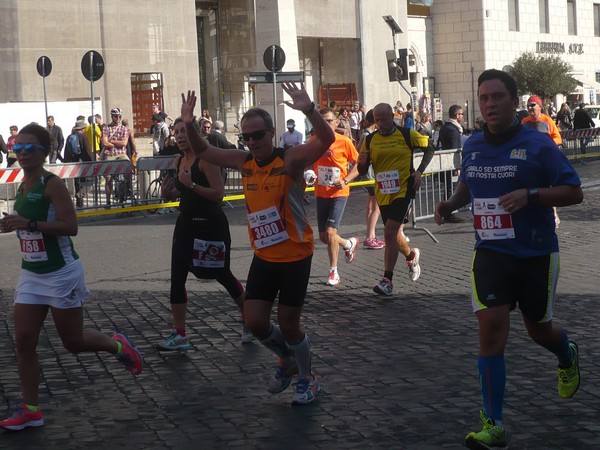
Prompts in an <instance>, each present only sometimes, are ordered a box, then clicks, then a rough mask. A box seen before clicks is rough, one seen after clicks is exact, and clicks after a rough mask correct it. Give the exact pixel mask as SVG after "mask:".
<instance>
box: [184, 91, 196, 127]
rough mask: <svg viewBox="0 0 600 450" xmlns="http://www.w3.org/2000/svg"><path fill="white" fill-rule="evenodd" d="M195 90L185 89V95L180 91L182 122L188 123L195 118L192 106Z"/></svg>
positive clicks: (193, 106) (193, 105)
mask: <svg viewBox="0 0 600 450" xmlns="http://www.w3.org/2000/svg"><path fill="white" fill-rule="evenodd" d="M196 100H198V97H196V91H187V97H186V96H185V94H184V93H181V118H182V119H183V123H186V124H190V123H193V122H194V120H196V116H195V115H194V108H195V107H196Z"/></svg>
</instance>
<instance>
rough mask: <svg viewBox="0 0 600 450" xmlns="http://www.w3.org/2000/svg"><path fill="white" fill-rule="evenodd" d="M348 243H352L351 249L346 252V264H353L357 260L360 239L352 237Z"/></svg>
mask: <svg viewBox="0 0 600 450" xmlns="http://www.w3.org/2000/svg"><path fill="white" fill-rule="evenodd" d="M348 242H350V248H349V249H348V250H346V251H345V254H346V262H347V263H351V262H352V261H354V258H356V249H357V247H358V238H357V237H351V238H350V239H348Z"/></svg>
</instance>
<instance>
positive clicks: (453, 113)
mask: <svg viewBox="0 0 600 450" xmlns="http://www.w3.org/2000/svg"><path fill="white" fill-rule="evenodd" d="M460 110H462V106H460V105H452V106H451V107H450V109H448V115H449V116H450V118H451V119H454V118H455V117H456V115H457V114H458V112H459V111H460Z"/></svg>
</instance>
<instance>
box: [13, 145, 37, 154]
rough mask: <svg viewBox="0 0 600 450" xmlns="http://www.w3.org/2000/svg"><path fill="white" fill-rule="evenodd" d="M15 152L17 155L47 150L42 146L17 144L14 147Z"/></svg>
mask: <svg viewBox="0 0 600 450" xmlns="http://www.w3.org/2000/svg"><path fill="white" fill-rule="evenodd" d="M12 149H13V152H15V153H16V154H17V155H20V154H21V153H35V152H36V150H42V151H44V150H45V147H44V146H43V145H40V144H15V145H13V148H12Z"/></svg>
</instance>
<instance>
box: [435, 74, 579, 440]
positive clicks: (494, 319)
mask: <svg viewBox="0 0 600 450" xmlns="http://www.w3.org/2000/svg"><path fill="white" fill-rule="evenodd" d="M477 83H478V101H479V109H480V110H481V114H482V116H483V118H484V119H485V122H486V124H485V126H484V128H483V133H477V134H475V135H473V136H472V137H471V138H470V139H469V140H468V141H467V142H466V143H465V146H464V148H463V162H462V170H461V175H460V179H459V183H458V186H457V188H456V190H455V191H454V194H453V195H452V197H450V199H448V200H447V201H444V202H440V203H439V204H438V205H437V207H436V211H435V220H436V222H437V223H438V224H442V223H443V222H444V217H445V216H446V215H447V214H448V213H450V212H451V211H453V210H455V209H458V208H460V207H462V206H465V205H467V204H468V203H469V202H470V203H471V207H472V212H473V218H474V220H473V227H474V228H475V232H476V244H475V256H474V258H473V266H472V272H471V277H472V286H473V293H472V306H473V311H474V312H475V314H476V315H477V319H478V320H479V357H478V361H477V368H478V371H479V379H480V388H481V392H482V397H483V411H481V414H480V418H481V422H482V424H483V430H482V431H479V432H471V433H469V434H468V435H467V437H466V440H465V445H466V446H467V447H469V448H472V449H479V448H496V447H505V446H506V445H507V443H506V432H505V431H504V427H503V425H502V403H503V399H504V388H505V383H506V368H505V363H504V348H505V346H506V342H507V339H508V334H509V323H510V320H509V313H510V311H511V310H513V309H514V308H515V307H516V306H517V304H518V305H519V309H520V310H521V314H522V316H523V321H524V323H525V327H526V328H527V331H528V333H529V335H530V336H531V338H532V339H533V340H534V341H535V342H536V343H538V344H539V345H541V346H543V347H545V348H546V349H548V350H549V351H551V352H552V353H554V354H555V355H556V357H557V359H558V394H559V396H560V397H562V398H570V397H572V396H573V395H575V393H576V392H577V389H578V387H579V382H580V377H579V358H578V356H579V355H578V349H577V344H576V343H575V342H574V341H573V340H571V339H569V338H568V336H567V332H566V330H564V329H563V328H561V327H560V326H559V325H557V324H556V323H553V322H552V314H553V310H554V301H555V291H556V282H557V279H558V268H559V253H558V239H557V237H556V233H555V227H554V220H553V219H554V214H553V212H552V206H568V205H573V204H576V203H581V201H582V200H583V193H582V191H581V182H580V180H579V177H578V176H577V173H576V172H575V170H574V169H573V167H572V166H571V164H570V163H569V161H568V160H567V158H566V157H565V156H564V154H563V153H562V152H561V151H560V150H559V148H558V147H557V146H556V144H555V143H554V141H552V139H551V138H550V137H548V136H547V135H545V134H543V133H540V132H538V131H535V130H532V129H529V128H526V127H523V126H521V124H520V123H519V122H518V120H517V119H516V118H515V112H516V109H517V106H518V104H519V99H518V97H517V86H516V83H515V81H514V80H513V79H512V78H511V77H510V76H509V75H508V74H506V73H505V72H501V71H499V70H495V69H491V70H486V71H484V72H483V73H482V74H481V75H480V76H479V79H478V81H477Z"/></svg>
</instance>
